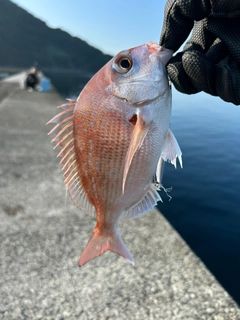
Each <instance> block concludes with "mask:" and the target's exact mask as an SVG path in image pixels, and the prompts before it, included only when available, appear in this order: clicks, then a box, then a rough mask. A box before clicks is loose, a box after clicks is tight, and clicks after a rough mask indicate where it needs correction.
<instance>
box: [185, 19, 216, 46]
mask: <svg viewBox="0 0 240 320" xmlns="http://www.w3.org/2000/svg"><path fill="white" fill-rule="evenodd" d="M207 26H208V19H207V18H205V19H203V20H201V21H195V23H194V27H193V32H192V36H191V38H190V39H189V41H188V42H187V43H186V45H185V46H184V51H186V50H191V51H192V50H198V51H201V52H206V51H207V50H208V49H209V48H210V47H211V45H212V44H213V42H214V41H215V40H216V35H213V34H212V33H211V32H210V31H209V30H208V27H207Z"/></svg>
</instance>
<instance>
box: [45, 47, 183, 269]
mask: <svg viewBox="0 0 240 320" xmlns="http://www.w3.org/2000/svg"><path fill="white" fill-rule="evenodd" d="M171 55H172V51H171V50H168V49H165V48H163V47H161V46H159V45H158V44H157V43H155V42H153V41H150V42H148V43H146V44H143V45H140V46H137V47H134V48H131V49H128V50H123V51H121V52H120V53H118V54H117V55H116V56H115V57H113V58H112V59H111V60H110V61H109V62H108V63H107V64H106V65H105V66H103V67H102V68H101V69H100V70H99V71H98V72H97V73H96V74H95V75H94V76H93V77H92V78H91V79H90V80H89V82H88V83H87V84H86V86H85V87H84V88H83V90H82V91H81V92H80V95H79V96H78V98H77V100H72V99H68V102H67V103H65V104H63V105H61V106H59V107H58V108H60V109H61V112H60V113H59V114H57V115H56V116H55V117H54V118H53V119H51V120H50V121H49V122H48V123H47V124H49V123H53V124H55V126H54V128H53V129H52V130H51V131H50V132H49V134H54V138H53V139H52V142H55V143H56V145H55V148H56V147H61V150H60V152H59V154H58V157H61V161H60V163H61V164H62V170H63V173H64V176H65V183H66V186H67V189H68V191H69V194H70V197H71V199H72V200H73V202H74V203H75V205H76V206H77V207H79V208H80V209H81V210H83V211H84V212H85V213H88V214H90V215H95V216H96V226H95V228H94V230H93V232H92V235H91V236H90V239H89V241H88V243H87V245H86V247H85V249H84V250H83V252H82V254H81V256H80V259H79V262H78V265H79V266H80V267H81V266H83V265H84V264H86V263H87V262H88V261H90V260H92V259H94V258H95V257H98V256H100V255H101V254H103V253H104V252H105V251H107V250H111V251H112V252H115V253H117V254H119V255H121V256H122V257H124V258H125V259H126V260H127V261H128V262H130V263H131V264H133V265H134V259H133V257H132V254H131V253H130V251H129V250H128V248H127V246H126V245H125V243H124V242H123V240H122V238H121V235H120V234H119V232H118V228H117V225H118V221H119V219H123V220H127V219H133V218H136V217H139V216H141V215H143V214H145V213H147V212H149V211H150V210H152V209H153V207H154V206H156V205H157V202H158V201H162V199H161V197H160V195H159V192H158V191H159V190H160V188H161V187H162V184H161V180H162V172H163V164H164V162H165V161H168V162H171V163H172V164H173V165H174V166H175V167H176V160H177V159H178V160H179V163H180V166H181V167H182V152H181V149H180V147H179V145H178V142H177V140H176V138H175V137H174V135H173V133H172V131H171V130H170V128H169V122H170V115H171V100H172V93H171V87H170V83H169V80H168V77H167V73H166V68H165V66H166V64H167V62H168V60H169V59H170V58H171Z"/></svg>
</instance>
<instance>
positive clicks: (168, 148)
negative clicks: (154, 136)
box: [161, 129, 183, 168]
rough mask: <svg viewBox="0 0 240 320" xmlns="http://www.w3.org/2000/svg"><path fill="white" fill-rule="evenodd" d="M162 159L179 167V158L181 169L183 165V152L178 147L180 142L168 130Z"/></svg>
mask: <svg viewBox="0 0 240 320" xmlns="http://www.w3.org/2000/svg"><path fill="white" fill-rule="evenodd" d="M161 157H162V159H163V160H164V161H170V162H171V163H172V164H173V165H174V167H175V168H176V167H177V158H178V160H179V163H180V166H181V168H182V167H183V165H182V151H181V149H180V147H179V145H178V142H177V140H176V138H175V137H174V134H173V133H172V131H171V130H170V129H168V132H167V135H166V139H165V144H164V148H163V151H162V154H161Z"/></svg>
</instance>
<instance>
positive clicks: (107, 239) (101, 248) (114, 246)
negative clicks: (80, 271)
mask: <svg viewBox="0 0 240 320" xmlns="http://www.w3.org/2000/svg"><path fill="white" fill-rule="evenodd" d="M107 250H111V251H113V252H115V253H117V254H119V255H120V256H122V257H124V258H125V259H126V260H127V261H128V262H129V263H131V264H132V265H134V259H133V257H132V255H131V253H130V251H129V250H128V248H127V247H126V245H125V243H124V242H123V240H122V238H121V236H120V234H119V233H118V230H117V229H115V230H114V231H113V232H112V233H111V234H104V233H101V232H99V230H97V228H96V227H95V229H94V231H93V233H92V235H91V237H90V239H89V241H88V243H87V245H86V247H85V249H84V250H83V252H82V254H81V256H80V259H79V262H78V265H79V267H81V266H83V265H84V264H85V263H87V262H88V261H90V260H92V259H94V258H96V257H98V256H100V255H101V254H103V253H104V252H106V251H107Z"/></svg>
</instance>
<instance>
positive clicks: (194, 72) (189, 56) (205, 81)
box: [182, 51, 217, 95]
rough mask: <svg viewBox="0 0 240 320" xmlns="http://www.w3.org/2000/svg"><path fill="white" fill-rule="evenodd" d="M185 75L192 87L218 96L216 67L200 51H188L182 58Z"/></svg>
mask: <svg viewBox="0 0 240 320" xmlns="http://www.w3.org/2000/svg"><path fill="white" fill-rule="evenodd" d="M182 64H183V68H184V70H185V73H186V74H187V75H188V77H189V81H190V82H191V85H192V86H193V87H194V88H195V89H196V90H197V91H198V92H199V91H205V92H207V93H210V94H212V95H217V93H216V89H215V65H214V64H213V63H212V61H211V60H209V59H208V58H207V57H206V55H205V54H203V53H202V52H199V51H187V52H185V53H184V54H183V56H182Z"/></svg>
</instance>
